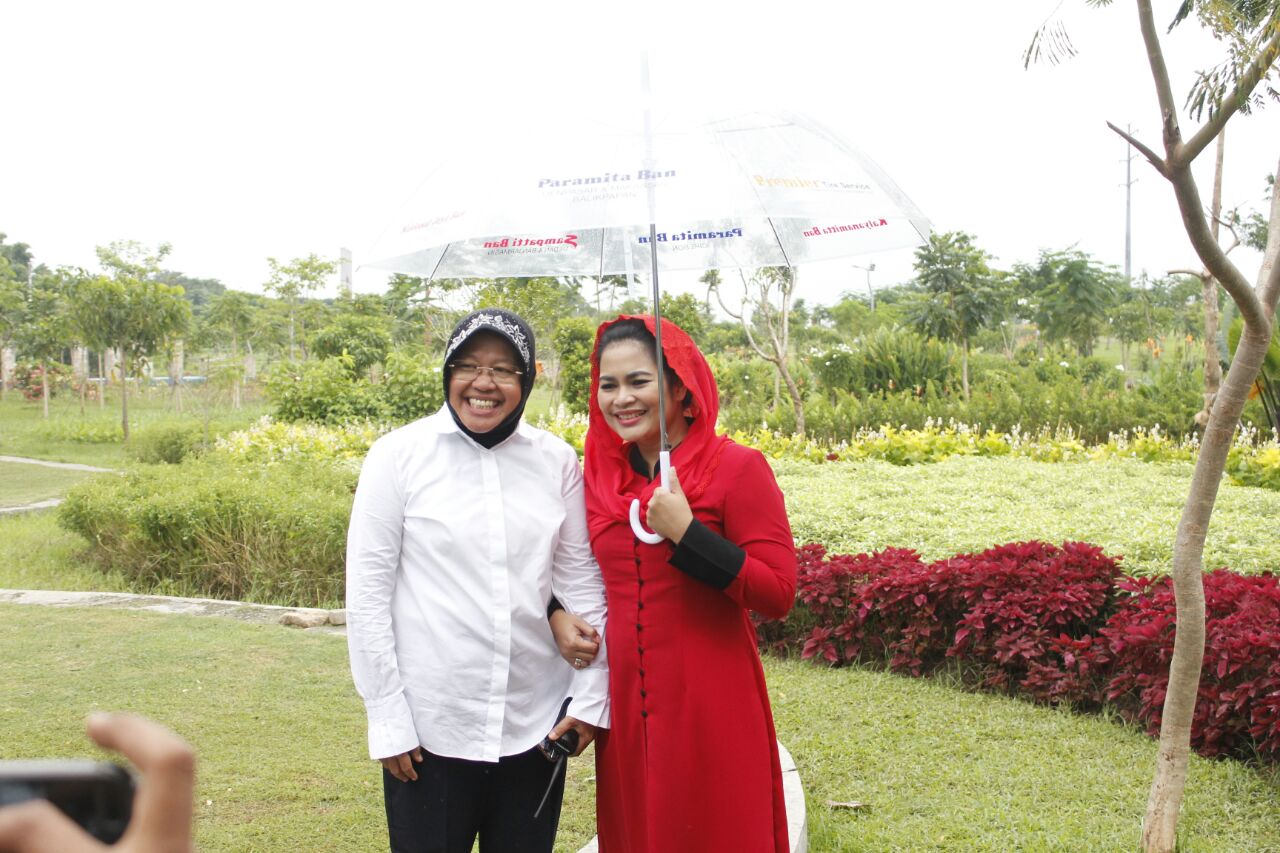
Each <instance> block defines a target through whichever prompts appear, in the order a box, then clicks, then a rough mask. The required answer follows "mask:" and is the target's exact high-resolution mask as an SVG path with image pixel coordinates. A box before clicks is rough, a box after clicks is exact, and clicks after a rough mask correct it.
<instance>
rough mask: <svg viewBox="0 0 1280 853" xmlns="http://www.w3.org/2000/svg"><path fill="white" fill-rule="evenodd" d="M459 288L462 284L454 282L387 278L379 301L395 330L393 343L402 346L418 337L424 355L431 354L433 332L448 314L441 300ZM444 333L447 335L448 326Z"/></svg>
mask: <svg viewBox="0 0 1280 853" xmlns="http://www.w3.org/2000/svg"><path fill="white" fill-rule="evenodd" d="M460 287H462V280H461V279H456V278H447V279H434V280H428V279H425V278H419V277H417V276H411V275H404V274H403V273H396V274H395V275H393V276H391V278H390V279H389V280H388V281H387V293H386V295H385V296H384V297H383V300H384V302H385V304H386V308H387V311H388V312H389V313H390V314H391V316H392V317H393V318H394V319H395V321H396V324H397V326H398V327H399V328H397V329H396V330H395V331H394V332H393V335H394V337H395V339H396V341H397V342H404V341H405V340H407V339H408V338H410V337H418V336H419V335H421V338H422V343H423V345H424V346H426V348H427V352H431V351H432V349H433V347H434V346H435V337H436V328H437V326H438V325H439V324H440V320H441V319H442V318H444V317H445V315H446V314H447V313H448V309H447V308H446V307H445V304H444V297H445V296H446V295H447V294H449V293H452V292H453V291H455V290H457V289H458V288H460ZM401 329H404V330H405V331H404V332H402V331H401ZM445 329H446V331H447V330H448V326H445Z"/></svg>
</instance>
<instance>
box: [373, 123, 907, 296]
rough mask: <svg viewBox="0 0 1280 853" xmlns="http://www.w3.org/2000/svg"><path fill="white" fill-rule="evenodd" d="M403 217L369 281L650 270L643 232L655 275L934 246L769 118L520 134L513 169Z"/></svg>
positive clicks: (451, 170) (503, 168) (891, 191)
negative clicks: (384, 275) (383, 275)
mask: <svg viewBox="0 0 1280 853" xmlns="http://www.w3.org/2000/svg"><path fill="white" fill-rule="evenodd" d="M506 145H507V147H508V148H510V142H509V141H508V142H507V143H506ZM484 147H485V146H483V145H480V146H477V148H478V150H479V151H483V149H484ZM649 189H652V190H653V197H652V200H651V199H650V197H649V193H648V190H649ZM651 204H652V207H651ZM406 210H407V212H406V213H405V214H404V215H403V216H402V219H401V221H400V222H398V223H396V224H395V225H393V227H392V230H391V233H390V234H388V235H387V236H386V237H384V239H383V240H382V241H380V243H379V244H378V246H377V247H376V248H375V250H374V254H375V256H377V257H379V258H380V260H377V261H374V262H372V263H371V264H370V266H373V267H377V268H381V269H386V270H390V271H394V272H402V273H407V274H411V275H418V276H424V277H430V278H462V277H499V276H504V277H506V276H540V275H565V276H569V275H575V276H602V275H610V274H616V273H623V272H630V271H631V270H635V269H648V268H649V267H650V251H649V249H650V229H649V225H650V223H653V224H654V225H655V226H656V227H655V232H654V234H653V246H654V248H655V249H656V259H657V270H658V271H659V272H663V271H669V270H701V269H733V268H744V267H745V268H754V267H764V266H797V265H801V264H805V263H809V262H813V261H820V260H829V259H834V258H840V257H845V256H849V255H857V254H864V253H867V252H876V251H883V250H887V249H896V248H901V247H904V246H909V245H914V244H916V243H919V242H920V241H921V240H922V239H924V238H925V237H927V235H928V232H929V224H928V221H927V220H926V219H925V218H924V216H923V215H922V214H921V212H920V211H919V210H918V209H917V208H916V206H915V205H914V204H913V203H912V202H911V201H910V200H909V199H908V198H907V197H906V196H905V195H904V194H903V193H902V191H901V190H899V189H898V187H897V186H896V185H895V184H894V183H893V182H892V181H891V180H890V179H889V177H888V176H887V175H885V174H884V173H883V172H882V171H881V170H880V169H879V167H877V166H876V165H875V164H874V163H873V162H872V161H871V160H870V159H868V158H867V157H865V156H864V155H862V154H861V153H860V152H858V151H857V150H856V149H854V148H853V147H852V146H850V145H848V144H846V143H844V142H842V141H841V140H840V139H839V138H837V137H836V136H835V135H833V134H832V133H830V132H829V131H827V130H826V129H825V128H823V127H822V126H821V125H819V124H817V123H816V122H814V121H812V120H809V119H805V118H802V117H800V116H796V115H791V114H784V113H765V112H756V113H750V114H745V115H738V116H734V117H731V118H726V119H720V120H716V121H710V122H696V123H694V122H688V121H682V120H680V119H679V118H667V119H666V120H660V121H657V122H655V124H654V126H653V127H652V129H651V131H650V132H649V133H647V134H646V132H645V131H644V130H643V129H641V128H639V127H632V128H628V127H621V128H619V127H605V126H601V125H596V126H594V127H585V128H582V127H580V128H577V129H563V128H562V129H561V130H560V131H559V132H557V133H556V134H554V136H552V135H545V134H529V138H528V140H527V141H525V140H523V139H522V141H521V142H520V150H519V152H518V154H512V153H511V152H510V151H508V152H507V153H505V154H498V153H495V154H493V155H491V156H487V155H485V154H483V153H476V152H473V153H472V154H471V155H470V156H469V157H468V158H467V162H466V163H464V164H461V165H458V164H450V165H448V166H446V167H444V168H442V169H440V170H439V171H438V172H437V173H436V174H435V175H434V176H433V177H432V178H431V179H429V180H427V181H426V182H424V184H423V185H422V186H421V187H420V188H419V189H418V191H417V192H416V193H415V195H414V196H413V198H412V200H411V201H410V203H409V205H408V207H407V208H406Z"/></svg>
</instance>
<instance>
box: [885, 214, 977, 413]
mask: <svg viewBox="0 0 1280 853" xmlns="http://www.w3.org/2000/svg"><path fill="white" fill-rule="evenodd" d="M989 257H990V256H989V255H987V253H986V252H984V251H982V250H981V249H979V248H978V247H977V246H975V245H973V237H972V236H970V235H969V234H965V233H964V232H962V231H951V232H948V233H946V234H930V235H929V240H928V242H926V243H925V244H924V245H923V246H921V247H920V248H918V249H916V262H915V270H916V285H917V288H918V289H917V291H916V293H915V295H914V297H913V298H912V299H911V300H910V301H909V302H908V304H907V313H906V319H907V322H908V323H909V324H910V325H912V326H915V327H916V328H917V329H919V330H920V332H921V333H923V334H925V335H928V336H929V337H933V338H937V339H938V340H941V341H955V342H956V343H958V344H960V384H961V388H962V389H963V390H964V398H965V400H966V401H967V400H968V399H969V347H970V344H971V342H972V340H973V336H974V335H976V334H977V333H978V332H979V331H980V330H981V329H982V328H983V327H984V326H986V325H987V323H988V322H989V321H990V319H991V317H992V316H993V315H994V314H995V312H996V308H997V306H998V304H999V294H998V293H997V291H996V287H995V276H994V274H993V273H992V271H991V268H990V267H989V266H988V265H987V261H988V259H989Z"/></svg>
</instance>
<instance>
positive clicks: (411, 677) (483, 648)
mask: <svg viewBox="0 0 1280 853" xmlns="http://www.w3.org/2000/svg"><path fill="white" fill-rule="evenodd" d="M444 360H445V368H444V385H445V400H446V403H445V406H444V407H443V408H442V409H441V410H440V411H438V412H436V413H435V414H434V415H431V416H429V417H426V418H423V419H421V420H418V421H415V422H413V423H411V424H408V425H407V426H404V427H401V428H400V429H397V430H394V431H393V432H390V433H388V434H387V435H385V436H383V437H382V438H380V439H379V440H378V441H377V442H375V443H374V445H373V447H372V448H370V450H369V454H368V456H367V457H366V459H365V462H364V467H363V469H362V470H361V473H360V483H359V486H358V487H357V489H356V496H355V503H354V506H353V507H352V513H351V527H350V530H349V532H348V539H347V587H346V589H347V636H348V643H349V648H350V653H351V671H352V675H353V677H354V680H355V684H356V689H357V690H358V692H359V693H360V695H361V697H362V698H363V699H364V702H365V707H366V710H367V712H368V721H369V755H370V757H371V758H374V759H377V760H378V761H380V762H381V764H382V766H383V787H384V794H385V801H386V810H387V824H388V829H389V832H390V838H391V849H392V851H393V853H401V851H405V853H407V851H413V853H470V851H471V849H472V844H473V842H474V841H475V839H476V837H477V836H478V837H479V839H480V849H481V851H501V853H524V852H525V851H528V853H550V851H551V849H552V843H553V841H554V837H555V831H556V825H557V823H558V822H559V813H560V798H561V795H562V793H563V785H564V777H563V774H561V775H560V776H559V779H558V781H557V782H556V783H555V786H556V787H555V789H554V790H553V792H552V795H551V800H550V802H549V803H548V805H547V807H546V808H544V809H543V810H542V812H541V816H540V817H539V818H537V819H535V818H534V812H535V810H536V809H537V807H538V802H539V800H540V799H541V797H542V794H543V791H544V790H545V789H546V787H547V784H548V782H549V781H550V780H551V768H552V765H551V764H549V763H548V762H547V761H546V760H545V759H544V758H543V757H542V754H541V753H540V751H539V750H538V749H537V744H538V743H539V742H540V741H541V740H542V739H543V737H544V736H546V735H547V734H548V732H549V731H550V730H551V728H552V724H553V723H554V721H555V718H556V715H557V712H558V711H559V709H560V707H561V703H562V701H563V700H564V699H565V697H567V696H572V697H573V700H572V703H571V704H570V705H569V708H568V719H566V721H565V722H564V724H562V725H561V726H557V728H556V731H557V733H558V732H561V731H565V730H567V729H568V728H569V727H572V728H574V729H575V730H577V731H578V733H579V748H578V752H581V750H582V749H584V748H585V747H586V746H587V744H588V743H589V742H590V741H591V739H592V737H593V736H594V731H595V726H605V725H608V704H607V703H608V670H607V663H606V655H604V654H599V655H597V656H595V657H594V660H592V661H590V662H588V661H585V660H580V661H578V662H577V663H576V664H575V666H577V667H578V668H577V669H576V670H575V669H574V668H571V667H570V666H569V665H567V664H566V663H565V662H564V661H563V660H561V657H560V654H559V652H558V650H557V647H556V644H555V642H554V640H553V639H552V634H551V630H550V628H549V627H548V623H547V612H546V608H547V603H548V601H549V600H550V599H551V597H552V595H553V594H554V595H555V597H556V598H557V599H558V600H559V601H560V602H561V603H562V604H563V605H564V606H565V607H566V608H567V609H568V610H569V611H570V612H571V613H574V614H576V615H579V616H581V617H582V618H583V619H584V620H585V621H586V622H587V623H589V624H591V625H597V626H601V634H603V625H604V619H605V606H604V587H603V583H602V581H601V578H600V571H599V568H598V567H597V565H596V563H595V560H594V558H593V557H592V555H591V548H590V544H589V542H588V538H587V527H586V518H585V511H584V506H583V491H582V475H581V473H580V470H579V467H578V460H577V456H576V454H575V453H574V451H573V449H572V448H571V447H569V445H567V444H566V443H565V442H563V441H562V440H560V439H558V438H556V437H555V436H552V435H551V434H549V433H547V432H545V431H543V430H539V429H536V428H534V427H531V426H529V425H528V424H525V423H523V422H522V421H521V413H522V412H523V410H524V405H525V402H526V401H527V400H528V397H529V391H530V390H531V389H532V387H533V380H534V372H535V369H536V368H535V365H536V362H535V360H534V340H533V333H532V331H531V330H530V329H529V327H528V325H527V324H526V323H525V322H524V321H523V320H522V319H521V318H520V317H518V316H516V315H515V314H512V313H510V312H507V311H503V310H501V309H484V310H481V311H476V312H474V313H472V314H470V315H469V316H467V317H466V318H464V319H463V320H462V322H461V323H459V324H458V326H457V328H455V330H454V332H453V334H452V335H450V338H449V344H448V346H447V348H446V350H445V359H444Z"/></svg>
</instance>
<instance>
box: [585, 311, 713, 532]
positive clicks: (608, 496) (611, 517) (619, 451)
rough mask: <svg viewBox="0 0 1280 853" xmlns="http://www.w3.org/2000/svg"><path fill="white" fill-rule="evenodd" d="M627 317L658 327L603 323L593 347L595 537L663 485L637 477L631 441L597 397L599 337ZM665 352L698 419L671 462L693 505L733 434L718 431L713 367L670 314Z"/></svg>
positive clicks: (589, 462) (590, 460)
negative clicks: (621, 434)
mask: <svg viewBox="0 0 1280 853" xmlns="http://www.w3.org/2000/svg"><path fill="white" fill-rule="evenodd" d="M623 320H641V321H643V322H644V325H645V328H647V329H648V330H649V332H650V333H652V332H653V330H654V321H653V317H652V316H649V315H638V316H623V317H618V318H617V319H616V320H610V321H608V322H607V323H602V324H601V326H600V328H599V329H597V330H596V345H595V348H594V349H593V350H592V352H591V406H590V412H591V415H590V424H589V427H588V429H587V439H586V442H585V448H584V450H585V456H586V464H585V475H584V477H585V480H586V497H587V526H588V528H589V529H590V531H591V538H592V539H595V538H596V536H598V535H599V534H600V532H601V531H603V530H604V529H605V528H607V527H609V525H611V524H613V523H615V522H618V521H622V522H626V521H627V519H628V513H629V512H630V509H631V501H632V499H633V498H640V503H641V505H643V506H647V505H648V503H649V497H650V496H651V495H652V494H653V490H654V489H655V488H657V487H658V486H660V485H661V484H662V483H661V480H660V479H658V478H654V480H653V482H652V483H644V484H643V486H642V485H641V483H642V482H643V481H639V482H637V480H638V479H639V478H638V477H637V475H636V472H635V471H634V470H633V469H632V467H631V459H630V453H631V444H630V443H628V442H624V441H623V440H622V439H621V438H619V437H618V434H617V433H615V432H614V431H613V430H612V429H611V428H610V427H609V424H608V423H606V422H605V419H604V413H603V412H601V411H600V403H599V401H598V399H597V396H596V389H597V388H598V387H599V385H600V338H601V336H603V335H604V333H605V330H607V329H608V328H609V327H610V326H612V325H613V324H615V323H620V322H622V321H623ZM662 354H663V358H664V359H665V361H666V364H667V367H669V368H671V369H672V370H673V371H675V374H676V376H678V377H680V381H681V382H682V383H684V386H685V388H687V389H688V390H689V394H690V396H691V397H692V402H691V403H690V405H688V406H686V407H685V409H684V414H685V416H686V417H690V418H693V423H691V424H690V425H689V432H688V434H687V435H685V437H684V440H683V441H681V442H680V444H679V446H678V447H676V448H675V450H673V451H672V453H671V467H673V468H675V469H676V473H677V475H678V476H679V477H680V488H681V489H682V490H683V491H684V494H685V497H686V498H687V499H688V501H689V503H690V504H691V505H692V504H693V502H694V501H695V500H697V498H698V497H699V496H700V495H701V494H702V493H703V492H705V491H706V490H707V486H708V485H710V483H711V477H712V475H713V474H714V473H715V470H716V468H717V467H718V466H719V465H720V456H721V453H722V452H723V450H724V447H725V445H726V444H728V443H729V441H730V439H729V438H728V437H727V436H718V435H716V416H717V415H718V414H719V412H720V392H719V390H718V389H717V388H716V380H715V377H714V376H712V375H711V367H710V366H709V365H708V364H707V360H706V358H704V357H703V355H702V353H701V352H700V351H699V350H698V347H697V345H695V344H694V342H693V339H692V338H690V337H689V335H688V334H687V333H686V332H685V331H684V330H683V329H681V328H680V327H679V326H677V325H676V324H675V323H672V322H671V321H670V320H667V319H665V318H664V319H663V320H662Z"/></svg>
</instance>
